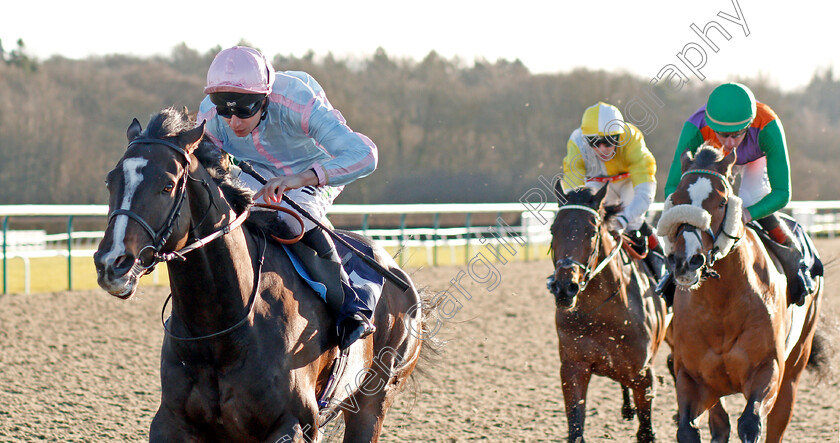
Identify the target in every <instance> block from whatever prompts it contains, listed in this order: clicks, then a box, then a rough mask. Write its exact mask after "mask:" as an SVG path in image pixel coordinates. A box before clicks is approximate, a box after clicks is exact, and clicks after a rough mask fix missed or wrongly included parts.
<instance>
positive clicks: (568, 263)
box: [554, 205, 624, 291]
mask: <svg viewBox="0 0 840 443" xmlns="http://www.w3.org/2000/svg"><path fill="white" fill-rule="evenodd" d="M570 209H577V210H582V211H586V212H589V213H591V214H592V215H593V216H594V217H595V224H596V226H597V225H599V224H600V223H601V214H600V213H599V212H598V211H596V210H594V209H592V208H590V207H589V206H584V205H564V206H561V207H560V208H558V211H563V210H570ZM623 243H624V238H623V237H621V236H619V237H618V243H617V244H616V245H615V247H614V248H613V249H612V251H610V253H609V254H607V255H606V257H604V259H603V260H601V261H600V262H599V263H598V265H596V266H595V268H594V269H593V268H592V267H591V266H590V263H591V262H592V260H593V257H594V258H597V256H598V250H599V249H600V248H601V231H600V229H599V230H597V240H596V246H595V248H594V249H593V250H592V253H591V254H590V255H589V259H587V262H586V265H584V264H582V263H580V262H578V261H577V260H574V259H572V258H568V257H566V258H559V259H556V260H555V261H554V267H555V268H559V269H567V268H571V267H573V266H577V267H579V268H581V269H583V281H582V282H581V283H579V285H580V290H581V291H583V290H584V289H586V286H587V285H588V284H589V282H590V281H591V280H592V279H593V278H595V276H596V275H598V274H599V273H600V272H601V271H602V270H604V268H605V267H607V264H609V262H610V261H612V259H613V258H615V256H616V255H617V254H618V252H619V251H620V250H621V246H622V244H623Z"/></svg>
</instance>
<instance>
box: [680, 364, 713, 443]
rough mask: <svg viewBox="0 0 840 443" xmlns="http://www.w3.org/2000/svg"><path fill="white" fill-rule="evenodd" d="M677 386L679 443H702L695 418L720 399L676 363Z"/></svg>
mask: <svg viewBox="0 0 840 443" xmlns="http://www.w3.org/2000/svg"><path fill="white" fill-rule="evenodd" d="M676 367H677V370H676V374H677V375H676V388H677V417H678V427H677V441H678V442H679V443H700V430H699V429H698V428H697V424H696V423H695V420H696V419H697V417H699V416H700V414H702V413H703V412H704V411H705V410H706V409H708V408H709V407H710V406H713V405H714V403H715V402H717V401H718V399H717V398H711V396H710V394H709V392H708V390H707V389H706V388H705V387H704V386H702V385H701V384H700V383H698V382H696V381H694V378H692V377H691V376H690V375H689V374H688V373H687V372H686V371H685V370H683V369H681V368H679V364H677V365H676Z"/></svg>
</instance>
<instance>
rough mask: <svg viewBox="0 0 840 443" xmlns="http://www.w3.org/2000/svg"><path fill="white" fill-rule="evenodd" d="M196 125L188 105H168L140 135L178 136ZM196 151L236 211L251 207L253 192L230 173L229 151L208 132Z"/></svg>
mask: <svg viewBox="0 0 840 443" xmlns="http://www.w3.org/2000/svg"><path fill="white" fill-rule="evenodd" d="M193 128H195V120H194V119H193V118H191V117H190V115H188V114H187V110H186V108H183V109H181V110H178V109H176V108H174V107H169V108H166V109H164V110H162V111H160V112H159V113H157V114H155V115H153V116H152V118H151V120H149V126H148V127H147V128H146V129H145V130H144V131H143V132H142V133H141V136H143V137H146V138H157V139H163V138H168V137H174V136H177V135H178V134H181V133H183V132H186V131H189V130H190V129H193ZM194 154H195V157H196V158H197V159H198V161H199V162H200V163H201V164H202V166H204V168H205V169H207V172H208V173H209V174H210V176H211V177H213V180H214V181H215V182H216V184H217V185H219V187H220V188H221V190H222V193H223V194H224V196H225V199H226V200H227V201H228V203H230V205H231V207H232V208H233V210H234V211H236V213H237V214H241V213H242V211H245V210H247V209H248V207H250V206H251V204H252V203H253V200H252V198H251V197H252V196H253V192H252V191H251V190H250V189H248V188H246V187H245V186H242V185H241V184H240V183H239V179H237V178H236V177H234V176H233V175H231V173H230V167H229V161H228V157H227V154H226V153H224V152H222V151H221V150H220V149H219V148H217V147H216V145H215V144H213V142H211V141H210V140H209V139H208V138H207V136H206V135H205V136H204V137H202V139H201V141H200V143H199V145H198V148H196V150H195V152H194Z"/></svg>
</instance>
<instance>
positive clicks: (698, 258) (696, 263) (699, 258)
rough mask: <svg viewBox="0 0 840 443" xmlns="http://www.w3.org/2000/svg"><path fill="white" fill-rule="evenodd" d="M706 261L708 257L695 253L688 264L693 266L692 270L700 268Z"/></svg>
mask: <svg viewBox="0 0 840 443" xmlns="http://www.w3.org/2000/svg"><path fill="white" fill-rule="evenodd" d="M705 263H706V257H705V256H703V255H701V254H694V255H692V256H691V258H690V259H689V260H688V265H689V266H690V267H691V269H692V270H694V269H700V267H701V266H703V265H704V264H705Z"/></svg>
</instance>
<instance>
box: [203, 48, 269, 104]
mask: <svg viewBox="0 0 840 443" xmlns="http://www.w3.org/2000/svg"><path fill="white" fill-rule="evenodd" d="M274 76H275V73H274V67H273V66H271V62H269V61H268V60H266V58H265V56H264V55H262V53H260V51H257V50H256V49H253V48H249V47H246V46H234V47H232V48H228V49H225V50H223V51H222V52H220V53H218V54H216V58H214V59H213V63H210V69H208V70H207V86H206V87H205V88H204V93H205V94H212V93H214V92H240V93H243V94H268V93H270V92H271V86H272V85H273V84H274Z"/></svg>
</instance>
